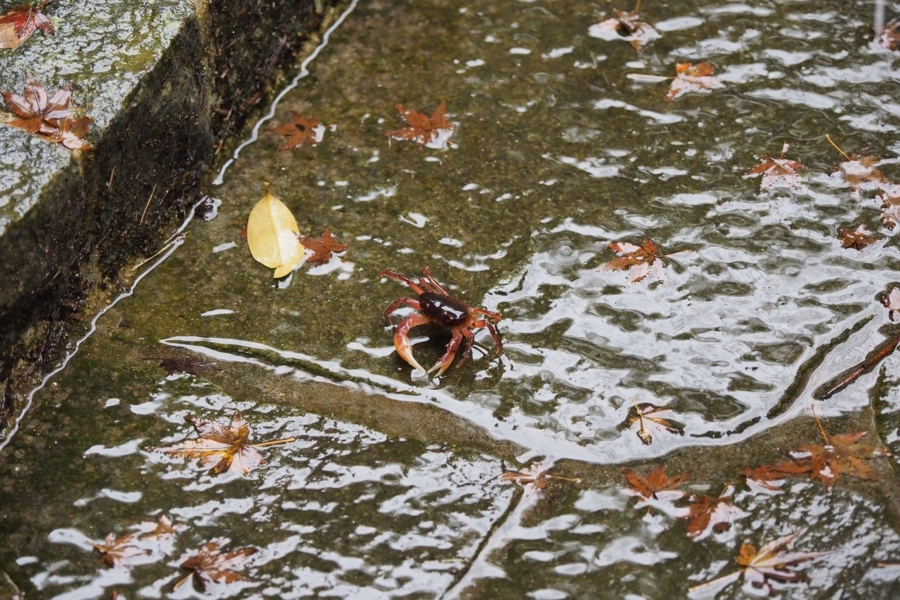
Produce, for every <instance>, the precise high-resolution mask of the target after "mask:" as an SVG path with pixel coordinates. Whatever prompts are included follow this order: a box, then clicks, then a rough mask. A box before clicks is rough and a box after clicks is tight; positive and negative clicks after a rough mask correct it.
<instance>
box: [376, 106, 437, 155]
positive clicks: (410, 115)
mask: <svg viewBox="0 0 900 600" xmlns="http://www.w3.org/2000/svg"><path fill="white" fill-rule="evenodd" d="M394 108H396V109H397V112H399V113H400V116H401V117H403V120H404V121H406V122H407V123H408V124H409V126H408V127H404V128H403V129H396V130H394V131H389V132H388V133H387V134H386V135H387V136H388V137H391V138H394V139H397V140H417V141H418V142H419V147H422V146H427V145H428V144H430V143H431V142H432V141H434V140H436V139H437V138H438V136H439V135H440V132H442V131H453V123H451V122H450V121H448V120H447V116H446V114H447V105H446V103H444V102H441V105H440V106H438V107H437V109H436V110H435V111H434V113H433V114H432V115H431V116H430V117H429V116H428V115H424V114H422V113H420V112H417V111H414V110H412V109H411V108H406V107H405V106H403V105H400V104H397V105H395V106H394Z"/></svg>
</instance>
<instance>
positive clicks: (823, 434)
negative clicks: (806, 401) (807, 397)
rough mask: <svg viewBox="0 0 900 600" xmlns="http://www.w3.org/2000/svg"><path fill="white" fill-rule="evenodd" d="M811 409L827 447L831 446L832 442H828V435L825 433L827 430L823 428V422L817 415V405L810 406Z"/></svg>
mask: <svg viewBox="0 0 900 600" xmlns="http://www.w3.org/2000/svg"><path fill="white" fill-rule="evenodd" d="M809 407H810V408H811V409H812V414H813V417H815V419H816V425H818V426H819V431H821V432H822V437H823V438H824V439H825V445H826V446H830V445H831V442H829V441H828V434H827V433H825V428H824V427H822V421H820V420H819V415H817V414H816V405H815V404H810V405H809Z"/></svg>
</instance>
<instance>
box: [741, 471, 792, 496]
mask: <svg viewBox="0 0 900 600" xmlns="http://www.w3.org/2000/svg"><path fill="white" fill-rule="evenodd" d="M741 475H743V476H744V478H745V479H746V480H747V482H748V483H749V482H750V481H754V482H756V483H757V484H758V485H760V486H761V487H763V488H765V489H767V490H769V491H772V492H777V491H779V490H780V489H781V486H782V485H783V484H784V479H785V475H786V473H785V472H784V471H779V470H777V469H775V468H774V467H770V466H762V467H753V468H751V467H747V468H746V469H744V470H743V471H741Z"/></svg>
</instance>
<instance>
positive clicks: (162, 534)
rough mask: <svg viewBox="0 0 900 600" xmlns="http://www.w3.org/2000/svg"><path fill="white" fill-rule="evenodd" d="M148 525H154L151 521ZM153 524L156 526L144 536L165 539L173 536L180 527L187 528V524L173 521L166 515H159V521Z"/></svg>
mask: <svg viewBox="0 0 900 600" xmlns="http://www.w3.org/2000/svg"><path fill="white" fill-rule="evenodd" d="M149 525H150V527H153V526H154V524H153V523H150V524H149ZM155 525H156V526H155V527H153V529H152V530H150V532H149V533H147V534H146V535H145V536H144V537H145V538H160V539H165V538H168V537H172V536H175V535H176V534H177V533H178V532H179V531H181V530H182V529H187V525H185V524H183V523H173V522H172V519H170V518H169V517H167V516H166V515H160V516H159V522H157V523H156V524H155Z"/></svg>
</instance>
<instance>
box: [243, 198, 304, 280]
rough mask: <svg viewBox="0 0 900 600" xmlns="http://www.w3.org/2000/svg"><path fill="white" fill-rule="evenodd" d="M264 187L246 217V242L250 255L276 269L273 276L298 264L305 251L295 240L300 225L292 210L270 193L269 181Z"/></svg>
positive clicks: (287, 271)
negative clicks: (263, 191) (257, 200)
mask: <svg viewBox="0 0 900 600" xmlns="http://www.w3.org/2000/svg"><path fill="white" fill-rule="evenodd" d="M263 187H265V190H266V193H265V195H264V196H263V197H262V198H261V199H260V201H259V202H257V203H256V206H254V207H253V210H251V211H250V218H249V219H248V220H247V244H248V245H249V246H250V254H252V255H253V258H255V259H256V260H257V261H259V262H261V263H262V264H264V265H265V266H267V267H269V268H270V269H275V275H274V277H276V278H277V277H284V276H285V275H287V274H288V273H290V272H291V271H293V270H294V267H296V266H297V265H299V264H300V262H301V261H302V260H303V257H304V256H305V255H306V250H304V248H303V246H302V245H301V244H300V241H299V240H298V239H297V235H298V234H299V233H300V228H299V227H297V220H296V219H295V218H294V215H293V214H291V210H290V209H289V208H288V207H287V206H285V205H284V202H282V201H281V200H279V199H278V198H276V197H275V196H273V195H272V194H270V193H269V184H268V183H263Z"/></svg>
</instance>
